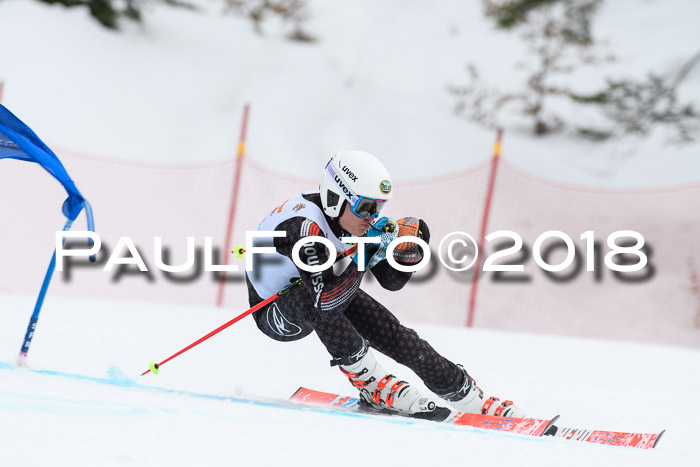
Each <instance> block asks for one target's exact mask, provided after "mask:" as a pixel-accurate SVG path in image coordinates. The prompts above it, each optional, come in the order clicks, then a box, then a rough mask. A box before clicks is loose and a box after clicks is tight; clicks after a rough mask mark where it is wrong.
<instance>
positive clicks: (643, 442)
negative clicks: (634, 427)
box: [551, 427, 666, 449]
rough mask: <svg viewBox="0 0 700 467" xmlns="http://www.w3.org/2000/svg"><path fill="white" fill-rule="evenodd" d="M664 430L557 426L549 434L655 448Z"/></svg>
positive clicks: (617, 444)
mask: <svg viewBox="0 0 700 467" xmlns="http://www.w3.org/2000/svg"><path fill="white" fill-rule="evenodd" d="M665 432H666V430H661V432H660V433H625V432H619V431H605V430H586V429H583V428H567V427H560V428H559V427H557V428H556V432H555V433H552V434H551V436H554V437H556V438H563V439H569V440H573V441H584V442H587V443H594V444H607V445H609V446H621V447H629V448H639V449H650V448H655V447H656V446H657V445H658V444H659V440H661V437H662V436H663V434H664V433H665Z"/></svg>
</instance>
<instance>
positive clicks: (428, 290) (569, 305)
mask: <svg viewBox="0 0 700 467" xmlns="http://www.w3.org/2000/svg"><path fill="white" fill-rule="evenodd" d="M57 154H58V155H59V157H60V158H61V160H62V162H63V164H64V165H65V167H66V169H67V170H68V172H69V173H70V174H71V175H72V176H73V177H74V181H75V182H76V184H77V185H78V186H80V187H81V190H82V192H83V194H84V195H85V196H86V197H87V199H88V200H89V201H90V202H91V203H92V206H93V209H94V212H95V230H96V231H97V232H98V233H99V234H100V236H101V239H102V241H103V252H102V253H101V254H100V256H99V258H100V261H98V264H96V265H88V263H87V259H86V258H80V259H79V260H78V261H73V262H74V263H76V264H77V266H75V267H70V268H69V269H68V270H67V271H64V272H63V273H59V272H57V273H56V276H55V277H54V282H53V283H52V285H51V289H50V294H49V296H51V295H53V294H56V295H61V296H71V297H98V298H103V299H115V300H136V301H139V302H148V301H155V302H167V303H177V304H189V305H206V306H213V305H214V304H215V303H216V296H217V288H218V277H219V276H218V274H215V273H212V272H204V271H203V261H202V257H201V255H202V249H203V245H204V237H205V236H209V237H212V238H213V244H214V246H215V247H217V248H218V249H219V250H220V249H221V248H222V247H224V245H223V242H224V238H225V233H226V223H227V217H228V210H229V203H230V199H231V190H232V183H233V178H234V177H233V168H234V161H233V160H230V161H226V162H221V163H211V164H201V165H192V166H167V165H147V164H138V163H133V162H126V161H119V160H108V159H100V158H94V157H90V156H85V155H77V154H72V153H69V152H66V151H63V152H62V151H57ZM242 170H243V172H242V177H241V186H240V192H239V199H238V206H237V212H236V215H235V220H234V231H233V235H232V239H233V240H232V243H233V244H237V243H243V242H244V240H245V231H246V230H255V228H256V227H257V224H258V222H259V221H260V220H262V218H263V217H265V215H266V214H267V213H269V212H270V211H271V210H272V209H273V208H274V207H276V206H278V205H280V204H281V203H282V202H284V201H285V200H286V199H288V198H289V197H291V196H293V195H295V194H297V193H299V192H301V191H304V190H310V189H314V188H317V187H318V183H319V180H320V175H321V172H322V167H320V168H319V170H318V171H317V173H313V174H311V176H310V177H308V178H301V177H294V176H290V175H288V174H285V173H281V172H278V171H276V170H274V169H270V168H266V167H264V166H262V165H261V164H259V163H257V162H255V161H254V160H252V159H251V158H250V157H246V158H245V160H244V163H243V166H242ZM488 175H489V162H488V161H487V162H484V163H483V164H481V165H479V166H477V167H474V168H471V169H469V170H464V171H460V172H454V173H450V174H447V175H444V176H439V177H431V178H425V179H416V180H395V181H394V196H393V199H392V202H391V204H390V205H389V206H388V208H387V210H386V215H388V216H390V217H392V218H400V217H404V216H414V217H420V218H423V219H425V220H426V222H427V223H428V225H429V227H430V230H431V234H432V236H431V248H432V252H433V258H432V260H431V262H430V265H429V267H428V268H427V269H426V270H423V271H421V272H418V273H416V274H415V276H414V278H413V279H412V281H411V282H409V284H408V285H407V286H406V287H405V288H404V289H403V290H402V291H400V292H388V291H385V290H382V289H381V288H380V287H379V285H378V284H377V283H376V280H374V279H373V278H372V277H371V275H370V274H367V275H366V276H365V281H364V282H363V289H365V290H366V291H367V292H368V293H370V294H371V295H372V296H374V297H375V298H377V299H378V300H379V301H380V302H382V303H383V304H384V305H386V306H387V307H388V308H389V309H390V310H391V311H392V312H394V314H396V315H397V316H398V317H399V318H400V319H402V320H411V321H423V322H430V323H438V324H443V325H453V326H464V325H465V323H466V320H467V310H468V303H469V293H470V291H471V279H472V273H471V272H452V271H450V270H448V269H447V268H445V267H444V266H443V265H442V264H441V263H440V261H439V260H438V257H437V247H438V244H439V243H440V240H441V239H442V238H443V237H444V236H445V235H447V234H448V233H450V232H453V231H464V232H467V233H470V234H471V235H472V236H474V237H475V238H476V237H478V234H479V232H480V229H481V219H482V216H483V206H484V198H485V195H486V187H487V183H488ZM0 193H2V194H3V200H2V201H0V203H1V205H2V216H3V222H2V224H3V228H2V229H1V230H0V261H1V262H0V291H5V292H15V293H23V294H35V293H37V292H38V289H39V286H40V284H41V280H42V278H43V274H44V271H45V270H46V265H47V263H48V261H49V259H50V256H49V255H50V252H51V251H52V250H53V248H54V245H55V231H56V230H58V229H60V227H61V225H62V222H63V221H62V217H61V212H60V205H61V203H62V202H63V198H64V197H65V193H64V192H62V188H61V187H60V185H58V184H56V183H55V182H53V180H51V178H50V176H49V175H48V174H45V173H42V172H41V169H39V168H38V167H34V166H32V165H29V164H21V163H18V162H16V161H3V162H2V165H0ZM11 193H24V194H25V196H24V197H22V198H20V199H10V198H9V197H10V194H11ZM698 212H700V184H692V185H685V186H678V187H670V188H657V189H643V190H642V189H639V190H602V189H597V188H585V187H580V186H574V185H568V184H563V183H558V182H554V181H551V180H545V179H542V178H539V177H537V176H534V175H531V174H529V173H526V172H524V171H523V170H520V169H518V168H516V167H515V166H513V165H511V164H509V163H508V162H507V161H506V160H501V161H500V167H499V171H498V175H497V178H496V185H495V191H494V197H493V200H492V206H491V213H490V220H489V225H488V229H487V232H494V231H497V230H504V229H505V230H512V231H515V232H517V233H518V234H519V235H520V236H521V237H522V238H523V240H524V244H525V247H526V248H524V249H522V250H520V251H519V252H517V253H515V254H513V255H510V256H508V257H506V258H504V261H506V262H508V263H514V264H515V263H517V264H523V265H524V268H525V270H524V271H523V272H508V273H493V272H490V273H489V272H486V273H482V274H481V276H480V278H479V290H478V296H477V299H476V310H475V317H474V325H475V326H477V327H484V328H493V329H502V330H513V331H527V332H543V333H554V334H564V335H575V336H585V337H602V338H610V339H622V340H632V341H644V342H657V343H667V344H679V345H688V346H694V347H698V346H700V279H698V276H699V268H700V257H699V253H698V252H699V251H700V218H699V217H698V215H697V213H698ZM82 222H84V220H83V218H82V217H81V218H79V219H78V221H77V222H76V225H75V226H74V228H73V230H81V225H83V224H81V223H82ZM548 230H560V231H563V232H565V233H566V234H568V235H569V236H570V237H571V238H572V239H573V241H574V244H575V245H576V248H577V252H576V256H575V258H576V260H575V261H574V264H572V265H571V266H570V267H569V268H567V269H565V270H564V271H561V272H557V273H552V274H551V275H547V274H545V272H544V271H542V269H540V268H539V267H538V266H537V265H536V264H535V261H534V260H533V253H532V249H533V245H534V242H535V240H536V238H537V237H538V236H539V235H540V234H542V233H543V232H545V231H548ZM619 230H636V231H638V232H640V233H641V234H642V235H644V237H645V239H646V242H647V248H650V256H649V265H648V266H647V267H646V268H645V269H644V270H643V271H641V272H639V273H614V272H613V271H611V270H609V269H608V268H606V267H605V265H604V264H603V261H602V259H603V256H604V255H605V254H606V253H607V252H608V251H609V248H608V246H607V245H606V239H607V236H608V235H609V234H611V233H612V232H615V231H619ZM585 231H594V232H595V239H596V241H597V242H600V247H599V248H598V250H597V251H596V253H595V255H596V257H597V263H596V264H595V268H596V271H595V272H589V271H586V259H587V256H586V244H585V242H584V241H583V240H580V239H579V236H580V235H581V234H582V233H583V232H585ZM123 236H129V237H131V238H132V239H133V241H134V243H135V245H136V246H137V248H138V251H139V253H141V255H142V256H143V259H144V261H145V262H146V265H147V266H148V267H149V270H150V272H149V273H141V272H138V270H137V269H136V267H134V266H130V267H129V268H128V271H129V273H127V274H120V273H118V268H117V267H115V269H114V270H113V271H112V272H104V271H102V267H104V264H105V262H106V259H107V256H108V254H109V253H111V252H112V251H113V250H114V248H115V246H116V245H117V242H118V240H119V238H120V237H123ZM155 236H161V237H162V238H163V245H164V246H165V247H166V248H167V249H168V250H169V251H170V255H169V258H167V260H166V261H165V262H166V263H167V264H181V263H183V262H184V261H185V259H186V237H188V236H193V237H195V244H196V246H197V247H198V252H199V257H198V261H197V263H196V264H197V265H198V269H197V270H195V269H194V268H193V270H191V271H189V272H184V273H173V274H171V275H168V274H165V273H163V272H162V271H160V270H159V269H157V268H156V267H155V262H154V240H153V239H154V237H155ZM477 240H478V238H477ZM501 241H505V240H503V239H501ZM492 243H498V242H491V243H487V245H486V252H485V253H486V256H488V255H490V254H492V253H493V251H495V249H494V246H495V245H493V244H492ZM552 245H554V246H552ZM506 246H507V245H501V246H500V248H499V249H503V248H505V247H506ZM232 247H233V245H226V248H225V250H226V251H230V250H231V249H232ZM545 250H547V253H548V254H549V255H548V262H549V263H550V264H557V263H559V262H561V261H562V260H563V258H564V256H565V249H564V248H561V242H558V243H557V242H552V241H550V242H545V243H544V244H543V251H545ZM632 259H634V258H633V257H632ZM214 261H215V264H221V263H222V261H221V257H220V256H219V257H218V258H217V256H216V255H215V258H214ZM229 264H237V265H239V268H240V271H239V272H236V273H229V274H228V275H227V280H228V282H227V285H226V294H225V299H224V303H225V306H226V307H227V308H233V309H236V310H244V309H247V308H248V300H247V292H246V286H245V282H244V279H243V269H244V267H245V266H244V260H241V259H235V258H233V257H230V258H229ZM482 264H483V263H482ZM146 311H147V310H144V312H146Z"/></svg>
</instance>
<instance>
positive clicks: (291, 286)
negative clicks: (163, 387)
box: [141, 245, 357, 376]
mask: <svg viewBox="0 0 700 467" xmlns="http://www.w3.org/2000/svg"><path fill="white" fill-rule="evenodd" d="M355 250H357V245H353V246H351V247H350V248H348V249H347V250H345V251H341V252H340V253H338V256H337V257H336V258H335V261H336V262H337V261H339V260H341V259H343V258H345V257H347V256H349V255H351V254H353V253H354V252H355ZM301 283H302V280H301V278H299V279H297V280H296V281H294V282H292V283H291V284H289V285H288V286H287V287H285V288H284V289H282V290H280V291H279V292H277V293H276V294H274V295H272V296H271V297H269V298H267V299H265V300H263V301H262V302H260V303H258V304H257V305H255V306H254V307H253V308H251V309H249V310H247V311H244V312H243V313H241V314H240V315H238V316H236V317H235V318H233V319H232V320H231V321H229V322H227V323H224V324H222V325H221V326H219V327H218V328H216V329H214V330H213V331H212V332H210V333H209V334H207V335H206V336H203V337H201V338H199V339H197V340H196V341H194V342H193V343H191V344H190V345H188V346H187V347H185V348H184V349H182V350H180V351H178V352H176V353H174V354H172V355H171V356H169V357H168V358H166V359H165V360H163V361H162V362H160V363H156V362H151V363H149V365H148V370H146V371H144V372H143V373H141V376H143V375H145V374H146V373H149V372H153V373H154V374H158V372H159V371H160V370H159V368H160V367H161V366H162V365H163V364H164V363H167V362H169V361H170V360H172V359H173V358H175V357H177V356H178V355H181V354H183V353H185V352H187V351H188V350H190V349H191V348H192V347H195V346H197V345H199V344H201V343H202V342H204V341H205V340H207V339H209V338H210V337H212V336H213V335H215V334H218V333H220V332H221V331H223V330H224V329H226V328H227V327H229V326H231V325H232V324H234V323H237V322H238V321H240V320H242V319H243V318H245V317H246V316H248V315H249V314H251V313H254V312H256V311H257V310H259V309H260V308H262V307H264V306H265V305H268V304H270V303H272V302H274V301H275V300H277V299H278V298H279V297H281V296H282V295H284V294H286V293H289V292H290V291H291V290H293V289H295V288H296V287H298V286H300V285H301Z"/></svg>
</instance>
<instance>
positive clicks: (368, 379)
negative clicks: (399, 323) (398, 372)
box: [340, 349, 451, 420]
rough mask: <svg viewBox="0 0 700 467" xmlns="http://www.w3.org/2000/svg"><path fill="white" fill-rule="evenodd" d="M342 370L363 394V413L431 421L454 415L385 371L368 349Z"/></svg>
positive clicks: (361, 397)
mask: <svg viewBox="0 0 700 467" xmlns="http://www.w3.org/2000/svg"><path fill="white" fill-rule="evenodd" d="M340 371H342V372H343V374H344V375H345V376H347V377H348V379H349V380H350V383H351V384H352V385H353V386H355V387H356V388H357V389H358V390H359V391H360V409H361V410H365V411H372V412H378V413H386V414H398V415H404V416H409V417H414V418H425V419H430V420H444V419H446V418H447V417H448V416H449V415H450V413H451V410H450V409H448V408H445V407H438V406H437V404H435V402H434V401H433V400H432V399H431V398H429V397H424V396H422V395H421V394H420V393H419V392H418V390H417V389H416V388H414V387H413V386H411V385H410V384H408V383H407V382H406V381H403V380H400V379H398V378H397V377H396V376H394V375H391V374H389V373H387V372H386V371H384V369H383V368H382V367H381V365H379V363H378V362H377V360H376V358H375V357H374V354H373V353H372V351H371V350H369V349H367V350H366V353H365V354H364V355H362V356H361V357H360V358H359V360H358V361H357V362H355V363H353V364H350V365H340Z"/></svg>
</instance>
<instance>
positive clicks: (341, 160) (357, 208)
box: [321, 151, 392, 218]
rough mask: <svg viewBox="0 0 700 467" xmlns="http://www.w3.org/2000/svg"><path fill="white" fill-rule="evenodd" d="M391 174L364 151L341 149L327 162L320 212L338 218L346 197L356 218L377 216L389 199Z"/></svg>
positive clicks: (322, 185) (322, 184) (322, 181)
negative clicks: (321, 209)
mask: <svg viewBox="0 0 700 467" xmlns="http://www.w3.org/2000/svg"><path fill="white" fill-rule="evenodd" d="M391 189H392V185H391V177H390V176H389V171H388V170H387V169H386V167H384V164H382V162H381V161H380V160H379V159H377V158H376V157H375V156H374V155H372V154H370V153H368V152H364V151H341V152H339V153H338V154H336V155H335V156H333V157H332V158H331V160H330V161H328V164H326V169H325V170H324V172H323V179H322V180H321V203H323V212H325V213H326V215H328V216H330V217H338V216H339V215H340V211H341V208H342V206H343V200H347V202H348V205H349V206H350V209H351V210H352V212H353V214H355V215H356V216H358V217H364V218H372V217H379V213H380V212H381V211H382V209H384V206H385V205H386V203H387V202H388V201H389V200H390V199H391Z"/></svg>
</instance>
